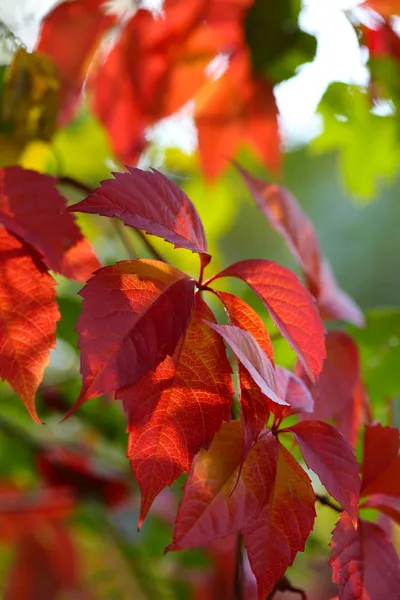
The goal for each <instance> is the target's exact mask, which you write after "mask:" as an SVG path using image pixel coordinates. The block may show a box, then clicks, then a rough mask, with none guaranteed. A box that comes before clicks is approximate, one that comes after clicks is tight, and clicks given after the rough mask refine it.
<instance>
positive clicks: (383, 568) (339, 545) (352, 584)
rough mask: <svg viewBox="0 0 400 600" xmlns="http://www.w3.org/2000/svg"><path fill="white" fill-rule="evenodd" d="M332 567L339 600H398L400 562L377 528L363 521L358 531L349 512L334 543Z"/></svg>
mask: <svg viewBox="0 0 400 600" xmlns="http://www.w3.org/2000/svg"><path fill="white" fill-rule="evenodd" d="M331 548H332V553H331V557H330V561H329V563H330V565H331V567H332V572H333V581H334V582H335V583H337V585H338V588H339V600H387V599H389V598H390V599H391V600H392V599H393V600H398V599H399V598H400V563H399V559H398V557H397V553H396V550H395V549H394V547H393V546H392V543H391V542H390V540H389V538H388V537H387V535H386V534H385V532H384V531H383V529H381V528H380V527H379V526H378V525H375V523H368V522H367V521H363V520H361V519H360V521H359V522H358V528H357V530H355V529H354V526H353V524H352V522H351V518H350V516H349V515H348V514H347V513H342V514H341V515H340V518H339V521H338V523H337V525H336V527H335V529H334V532H333V537H332V541H331Z"/></svg>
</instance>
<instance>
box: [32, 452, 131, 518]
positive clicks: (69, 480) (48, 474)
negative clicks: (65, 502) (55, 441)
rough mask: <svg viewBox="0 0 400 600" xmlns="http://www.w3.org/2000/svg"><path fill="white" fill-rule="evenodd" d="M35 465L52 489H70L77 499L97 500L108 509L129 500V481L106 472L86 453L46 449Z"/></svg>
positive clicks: (109, 470) (120, 475) (106, 470)
mask: <svg viewBox="0 0 400 600" xmlns="http://www.w3.org/2000/svg"><path fill="white" fill-rule="evenodd" d="M36 463H37V466H38V470H39V472H40V474H41V477H42V479H43V480H44V481H45V482H46V483H47V485H49V486H50V487H62V488H65V487H69V488H70V489H71V491H73V492H74V493H75V494H76V495H77V496H81V497H83V498H87V497H88V498H95V499H98V500H100V501H102V502H104V503H105V504H108V505H109V506H117V505H118V504H120V503H122V502H124V501H125V500H126V499H127V498H128V496H129V486H128V483H127V481H126V477H124V475H123V474H122V473H119V472H118V471H115V470H113V469H106V468H104V466H103V465H101V464H98V463H97V462H96V461H95V459H94V458H93V457H91V456H90V455H89V454H88V452H87V451H86V452H85V450H84V449H80V451H72V450H70V449H68V448H62V447H60V446H54V447H51V448H46V449H44V450H43V451H42V452H40V453H39V455H38V457H37V459H36Z"/></svg>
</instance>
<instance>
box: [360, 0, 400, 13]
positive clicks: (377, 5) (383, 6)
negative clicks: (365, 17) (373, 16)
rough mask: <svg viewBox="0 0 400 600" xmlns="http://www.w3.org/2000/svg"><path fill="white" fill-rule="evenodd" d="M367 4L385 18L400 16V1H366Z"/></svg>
mask: <svg viewBox="0 0 400 600" xmlns="http://www.w3.org/2000/svg"><path fill="white" fill-rule="evenodd" d="M365 4H366V6H368V7H369V8H373V9H374V10H376V12H378V13H380V14H381V15H384V16H390V15H400V0H366V2H365Z"/></svg>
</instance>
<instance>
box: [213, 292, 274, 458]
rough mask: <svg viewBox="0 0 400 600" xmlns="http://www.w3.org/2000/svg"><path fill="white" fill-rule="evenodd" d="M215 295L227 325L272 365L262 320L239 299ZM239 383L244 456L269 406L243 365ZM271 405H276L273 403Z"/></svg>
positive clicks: (260, 428) (261, 428)
mask: <svg viewBox="0 0 400 600" xmlns="http://www.w3.org/2000/svg"><path fill="white" fill-rule="evenodd" d="M217 295H218V297H219V298H220V300H221V301H222V302H223V304H224V307H225V309H226V310H227V312H228V316H229V322H230V323H231V324H232V325H234V326H236V327H240V328H241V329H244V330H246V331H248V332H249V333H251V334H252V336H253V337H254V339H255V340H256V341H257V342H258V344H259V346H260V348H261V350H263V351H264V352H265V354H266V355H267V357H268V359H269V360H270V361H271V363H272V364H273V361H274V349H273V346H272V342H271V339H270V337H269V334H268V331H267V330H266V328H265V326H264V323H263V321H262V319H261V317H259V315H258V314H257V313H256V312H255V311H254V310H253V309H252V308H251V307H250V306H249V305H248V304H247V303H246V302H245V301H244V300H242V299H241V298H238V297H237V296H234V295H233V294H227V293H225V292H217ZM239 381H240V409H241V414H242V417H241V420H242V424H243V436H244V446H245V448H244V454H246V453H247V451H248V450H249V448H250V445H251V444H252V442H253V441H254V440H256V439H257V437H258V434H259V433H260V432H261V431H262V430H263V428H264V425H265V424H266V423H267V421H268V418H269V406H268V401H267V397H266V396H265V395H264V394H263V393H262V391H261V390H260V388H259V387H258V385H257V384H255V383H254V380H253V378H252V377H251V375H250V374H249V372H248V371H247V370H246V369H245V368H244V367H243V365H242V364H239ZM278 396H279V394H278ZM282 397H283V396H282ZM273 404H274V405H275V403H273Z"/></svg>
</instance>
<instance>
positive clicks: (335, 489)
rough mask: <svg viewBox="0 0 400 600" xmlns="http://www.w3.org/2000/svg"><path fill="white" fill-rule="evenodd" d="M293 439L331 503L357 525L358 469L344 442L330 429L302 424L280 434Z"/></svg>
mask: <svg viewBox="0 0 400 600" xmlns="http://www.w3.org/2000/svg"><path fill="white" fill-rule="evenodd" d="M284 432H290V433H292V434H293V435H294V437H295V438H296V441H297V443H298V444H299V446H300V450H301V453H302V455H303V457H304V460H305V462H306V465H307V467H308V468H309V469H311V470H312V471H314V473H315V474H316V475H318V477H319V479H320V480H321V483H322V484H323V485H324V486H325V488H326V490H327V491H328V492H329V494H330V495H331V496H333V498H335V500H337V501H338V502H339V504H341V505H342V506H343V508H344V509H345V510H347V512H348V513H349V514H350V516H351V517H352V519H353V520H354V521H355V522H357V514H358V500H359V495H360V478H359V475H358V473H359V467H358V464H357V460H356V457H355V455H354V451H353V449H352V447H351V446H350V444H349V443H348V441H347V440H346V439H345V438H344V437H343V436H342V435H341V434H340V433H339V432H338V431H337V429H335V427H332V426H331V425H328V424H327V423H322V422H321V421H305V422H303V423H297V424H296V425H293V426H292V427H288V428H287V429H283V430H281V433H284Z"/></svg>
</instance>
